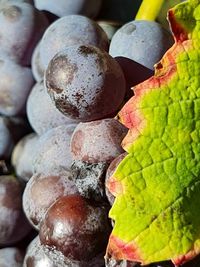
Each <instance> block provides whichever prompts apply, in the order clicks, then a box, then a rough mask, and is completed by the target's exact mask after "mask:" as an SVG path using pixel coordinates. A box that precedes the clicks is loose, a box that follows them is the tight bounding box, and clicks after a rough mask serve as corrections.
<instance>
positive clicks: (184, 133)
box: [107, 0, 200, 266]
mask: <svg viewBox="0 0 200 267" xmlns="http://www.w3.org/2000/svg"><path fill="white" fill-rule="evenodd" d="M168 19H169V22H170V26H171V29H172V32H173V34H174V39H175V43H174V45H173V46H172V47H171V48H170V49H169V50H168V51H167V53H166V54H165V55H164V56H163V58H162V60H161V61H160V62H159V63H158V64H157V65H156V66H155V74H154V76H153V77H151V78H150V79H148V80H146V81H145V82H143V83H141V84H139V85H137V86H136V87H134V88H133V90H134V96H133V97H132V98H131V99H130V100H129V101H128V102H127V103H126V104H125V106H124V107H123V108H122V110H121V111H120V112H119V120H120V121H121V122H122V123H123V124H124V125H125V126H126V127H128V128H129V132H128V134H127V136H126V137H125V139H124V140H123V143H122V146H123V147H124V149H125V150H126V151H127V152H128V155H127V156H126V157H125V158H124V159H123V161H122V162H121V163H120V164H119V166H118V167H117V170H116V171H115V173H114V174H113V176H112V177H111V178H110V182H109V184H108V188H109V190H110V191H111V192H112V194H113V195H114V196H115V197H116V199H115V202H114V205H113V207H112V208H111V210H110V213H109V215H110V217H111V218H112V219H113V220H114V222H115V224H114V229H113V231H112V233H111V235H110V238H109V243H108V247H107V255H111V256H112V257H113V258H116V259H118V260H120V259H126V260H130V261H137V262H140V263H141V264H143V265H145V264H149V263H152V262H158V261H164V260H169V259H171V260H172V261H173V263H174V264H175V265H176V266H179V265H181V264H182V263H184V262H186V261H188V260H190V259H191V258H193V257H195V256H196V255H197V254H199V253H200V0H190V1H186V2H183V3H181V4H179V5H177V6H175V7H174V8H172V9H170V10H169V12H168Z"/></svg>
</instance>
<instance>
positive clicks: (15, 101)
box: [0, 57, 34, 116]
mask: <svg viewBox="0 0 200 267" xmlns="http://www.w3.org/2000/svg"><path fill="white" fill-rule="evenodd" d="M33 84H34V80H33V76H32V73H31V69H29V68H27V67H22V66H20V65H18V64H17V63H15V62H14V61H12V60H10V59H8V58H4V57H3V58H0V99H1V100H0V113H1V114H3V115H6V116H15V115H19V114H22V113H23V112H24V109H25V105H26V99H27V97H28V94H29V92H30V90H31V88H32V86H33Z"/></svg>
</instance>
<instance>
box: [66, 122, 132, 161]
mask: <svg viewBox="0 0 200 267" xmlns="http://www.w3.org/2000/svg"><path fill="white" fill-rule="evenodd" d="M126 134H127V128H126V127H124V126H123V125H122V124H121V123H119V122H118V121H117V120H115V119H112V118H111V119H103V120H97V121H92V122H85V123H79V124H78V125H77V127H76V129H75V130H74V133H73V135H72V138H71V144H70V146H71V152H72V156H73V159H75V160H81V161H85V162H88V163H98V162H107V163H109V162H111V161H112V160H113V159H114V158H115V157H117V156H118V155H120V154H121V153H123V152H124V151H123V149H122V147H121V142H122V140H123V138H124V137H125V135H126Z"/></svg>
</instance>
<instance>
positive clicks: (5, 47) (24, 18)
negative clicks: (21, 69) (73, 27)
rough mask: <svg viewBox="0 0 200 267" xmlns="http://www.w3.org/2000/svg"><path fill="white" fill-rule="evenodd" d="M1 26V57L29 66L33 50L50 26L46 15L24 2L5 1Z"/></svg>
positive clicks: (1, 10)
mask: <svg viewBox="0 0 200 267" xmlns="http://www.w3.org/2000/svg"><path fill="white" fill-rule="evenodd" d="M0 25H1V28H0V36H1V39H0V47H1V49H0V55H2V54H3V55H7V56H9V57H10V58H12V59H14V60H16V61H17V62H20V63H21V64H23V65H29V64H30V59H31V55H32V52H33V49H34V47H35V45H36V44H37V42H38V41H39V39H40V38H41V37H42V35H43V33H44V31H45V29H46V28H47V26H48V21H47V19H46V17H45V16H44V14H42V13H41V12H39V11H38V10H37V9H36V8H34V6H33V5H31V4H29V3H25V2H23V1H5V2H4V1H3V3H1V4H0Z"/></svg>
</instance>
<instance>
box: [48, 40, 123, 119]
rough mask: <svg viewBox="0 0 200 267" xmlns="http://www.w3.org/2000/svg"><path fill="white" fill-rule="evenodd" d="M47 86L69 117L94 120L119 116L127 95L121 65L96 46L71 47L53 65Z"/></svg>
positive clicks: (49, 67)
mask: <svg viewBox="0 0 200 267" xmlns="http://www.w3.org/2000/svg"><path fill="white" fill-rule="evenodd" d="M45 85H46V88H47V90H48V93H49V94H50V95H51V98H52V99H53V101H54V102H55V105H56V107H57V108H58V109H59V110H60V111H61V112H63V113H64V114H65V115H66V116H69V117H71V118H75V119H80V120H81V121H92V120H96V119H101V118H105V117H108V116H110V115H111V114H112V115H113V113H116V112H117V111H118V109H119V107H120V106H121V104H122V102H123V100H124V95H125V79H124V75H123V72H122V70H121V68H120V66H119V64H118V63H117V62H116V61H115V60H114V59H113V58H112V57H111V56H109V55H108V53H107V52H105V51H103V50H100V49H99V48H97V47H94V46H84V45H81V46H71V47H68V48H67V49H65V50H63V51H62V52H60V53H58V54H57V55H56V56H55V57H54V58H53V59H52V60H51V61H50V63H49V66H48V68H47V70H46V74H45Z"/></svg>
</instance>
